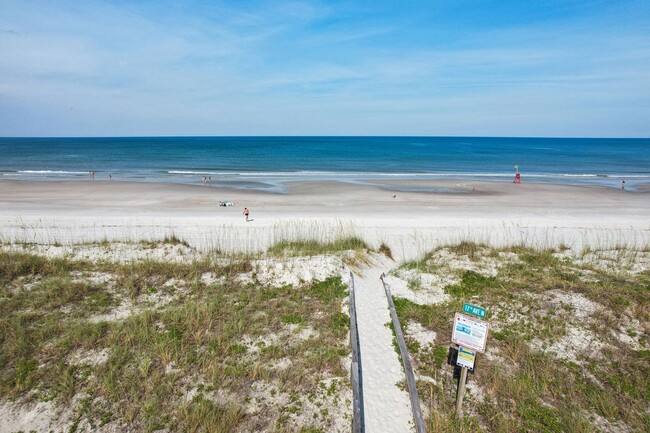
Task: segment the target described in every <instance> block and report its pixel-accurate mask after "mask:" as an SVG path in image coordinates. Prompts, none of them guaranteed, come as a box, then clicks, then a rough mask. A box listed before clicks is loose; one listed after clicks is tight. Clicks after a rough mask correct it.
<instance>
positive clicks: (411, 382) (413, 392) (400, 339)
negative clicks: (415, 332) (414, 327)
mask: <svg viewBox="0 0 650 433" xmlns="http://www.w3.org/2000/svg"><path fill="white" fill-rule="evenodd" d="M384 277H385V275H384V274H381V282H382V284H383V285H384V291H385V292H386V298H387V299H388V306H389V307H390V315H391V317H392V318H393V327H394V328H395V336H396V337H397V345H398V346H399V352H400V355H401V356H402V363H403V364H404V373H405V375H406V386H407V388H408V391H409V398H410V399H411V409H412V411H413V422H414V423H415V431H416V432H417V433H425V429H424V421H423V419H422V409H421V408H420V397H419V396H418V389H417V387H416V385H415V375H414V374H413V364H412V363H411V357H410V356H409V352H408V349H407V348H406V341H404V334H403V333H402V328H401V326H400V324H399V318H398V317H397V312H396V311H395V303H394V302H393V296H392V295H391V293H390V288H389V287H388V284H386V281H384Z"/></svg>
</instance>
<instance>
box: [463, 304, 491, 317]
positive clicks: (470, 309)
mask: <svg viewBox="0 0 650 433" xmlns="http://www.w3.org/2000/svg"><path fill="white" fill-rule="evenodd" d="M463 313H467V314H471V315H473V316H476V317H478V318H481V319H485V314H486V311H485V308H481V307H477V306H476V305H472V304H463Z"/></svg>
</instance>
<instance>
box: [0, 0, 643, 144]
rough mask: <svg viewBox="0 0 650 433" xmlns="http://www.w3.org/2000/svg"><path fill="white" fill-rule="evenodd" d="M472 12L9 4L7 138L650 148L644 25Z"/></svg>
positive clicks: (412, 6) (624, 19)
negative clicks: (589, 142) (505, 140)
mask: <svg viewBox="0 0 650 433" xmlns="http://www.w3.org/2000/svg"><path fill="white" fill-rule="evenodd" d="M470 3H471V4H469V6H473V5H474V2H470ZM495 5H496V3H495ZM469 6H467V5H464V3H462V2H460V3H458V4H453V5H452V4H449V5H447V4H444V5H443V6H441V5H436V6H435V7H433V6H430V5H428V4H427V5H425V4H418V3H409V5H405V6H404V7H403V8H396V7H392V6H390V5H388V6H384V5H381V4H376V3H372V4H370V3H368V4H367V5H361V6H359V5H358V4H357V5H355V6H351V5H350V4H349V3H340V4H339V3H333V2H297V1H280V2H271V3H266V2H252V3H231V2H223V3H219V2H207V1H206V2H202V1H194V2H189V3H188V2H171V1H165V2H151V3H129V2H121V1H114V2H113V1H91V2H72V1H62V2H45V1H42V2H41V1H26V2H7V3H4V4H3V5H2V10H3V13H2V15H0V83H1V84H0V118H3V119H5V120H6V121H4V122H0V135H33V134H45V135H116V134H119V135H139V134H147V135H156V134H162V135H164V134H214V135H219V134H425V135H437V134H440V135H447V134H459V135H463V134H473V135H479V134H489V135H580V136H584V135H594V134H595V133H596V132H597V135H608V136H630V135H631V136H639V135H645V136H647V135H648V134H650V125H648V124H647V121H645V120H644V119H647V117H648V115H649V114H650V107H648V104H647V103H645V102H644V101H647V100H650V90H649V89H650V76H649V74H648V73H647V72H646V71H648V70H650V40H648V38H647V26H646V24H647V17H648V12H649V9H650V7H648V6H646V5H645V4H644V3H641V2H621V3H619V4H618V7H613V6H612V4H611V2H606V3H601V2H582V3H576V2H558V3H557V4H555V5H552V4H550V3H549V4H547V5H545V7H544V8H542V7H541V6H540V8H539V9H537V8H536V7H535V8H533V9H529V10H527V9H525V8H523V6H521V4H520V3H518V2H514V1H513V2H505V3H504V2H499V5H498V7H499V8H504V7H511V15H508V16H504V17H501V16H495V18H492V19H489V18H488V15H490V14H491V13H493V11H490V10H489V9H487V8H486V9H485V10H478V11H477V10H472V11H471V13H470V10H469V9H462V8H463V7H465V8H468V7H469ZM474 9H476V8H474ZM465 11H467V13H461V12H465ZM35 125H38V127H36V126H35Z"/></svg>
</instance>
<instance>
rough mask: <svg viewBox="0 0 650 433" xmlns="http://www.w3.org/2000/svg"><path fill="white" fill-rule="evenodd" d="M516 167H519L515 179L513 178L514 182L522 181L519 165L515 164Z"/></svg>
mask: <svg viewBox="0 0 650 433" xmlns="http://www.w3.org/2000/svg"><path fill="white" fill-rule="evenodd" d="M515 169H517V174H515V180H513V181H512V183H521V174H519V166H518V165H515Z"/></svg>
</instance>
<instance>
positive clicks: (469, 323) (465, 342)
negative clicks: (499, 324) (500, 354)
mask: <svg viewBox="0 0 650 433" xmlns="http://www.w3.org/2000/svg"><path fill="white" fill-rule="evenodd" d="M488 327H489V324H488V322H486V321H484V320H480V319H476V318H474V317H470V316H466V315H464V314H460V313H456V317H454V329H453V331H452V334H451V341H453V342H454V343H456V344H458V345H459V346H463V347H466V348H468V349H473V350H476V351H477V352H485V342H486V341H487V334H488Z"/></svg>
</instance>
